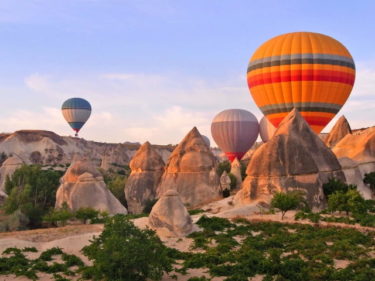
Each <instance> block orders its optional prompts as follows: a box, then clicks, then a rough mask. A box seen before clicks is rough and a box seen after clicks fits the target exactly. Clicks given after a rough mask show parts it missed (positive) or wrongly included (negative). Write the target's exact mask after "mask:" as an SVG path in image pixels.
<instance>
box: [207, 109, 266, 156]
mask: <svg viewBox="0 0 375 281" xmlns="http://www.w3.org/2000/svg"><path fill="white" fill-rule="evenodd" d="M211 134H212V137H213V139H214V140H215V142H216V144H217V145H218V146H219V147H220V149H221V150H222V151H224V153H225V155H226V156H227V157H228V159H229V160H230V161H231V162H232V161H233V160H234V159H235V158H237V159H238V160H241V158H242V157H243V156H244V155H245V153H246V152H247V151H248V150H249V149H250V148H251V147H252V145H253V144H254V143H255V141H256V139H257V137H258V134H259V124H258V120H257V119H256V117H255V116H254V115H253V114H252V113H251V112H249V111H247V110H243V109H228V110H224V111H222V112H220V113H219V114H217V115H216V116H215V117H214V119H213V120H212V124H211Z"/></svg>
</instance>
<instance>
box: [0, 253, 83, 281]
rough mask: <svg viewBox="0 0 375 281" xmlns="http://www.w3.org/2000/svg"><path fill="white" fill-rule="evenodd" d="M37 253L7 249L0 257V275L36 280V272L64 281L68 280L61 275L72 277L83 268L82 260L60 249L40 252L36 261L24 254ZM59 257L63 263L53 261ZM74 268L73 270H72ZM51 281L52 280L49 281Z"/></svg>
mask: <svg viewBox="0 0 375 281" xmlns="http://www.w3.org/2000/svg"><path fill="white" fill-rule="evenodd" d="M25 252H34V253H35V252H38V251H37V250H36V249H35V248H24V249H22V250H20V249H17V248H8V249H6V250H5V251H4V252H3V256H2V257H0V274H2V275H9V274H14V275H16V276H25V277H26V278H29V279H32V280H37V279H38V276H37V273H38V272H44V273H47V274H53V279H55V280H60V281H65V280H69V279H67V278H65V277H63V276H62V275H61V274H58V273H63V274H64V275H68V276H72V275H75V274H76V273H78V272H79V271H80V270H82V268H83V267H84V263H83V262H82V260H81V259H80V258H79V257H77V256H74V255H69V254H66V253H64V252H63V251H62V250H61V249H60V248H57V247H55V248H51V249H48V250H46V251H44V252H42V253H41V254H40V255H39V257H38V258H37V259H34V260H30V259H28V258H27V257H26V256H25V255H24V253H25ZM56 256H61V259H62V261H63V263H58V262H56V261H54V257H56ZM73 267H74V268H73ZM51 280H52V279H51Z"/></svg>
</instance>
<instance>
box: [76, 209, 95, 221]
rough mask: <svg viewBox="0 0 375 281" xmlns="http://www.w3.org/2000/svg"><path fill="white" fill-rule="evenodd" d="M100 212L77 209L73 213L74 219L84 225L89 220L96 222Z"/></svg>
mask: <svg viewBox="0 0 375 281" xmlns="http://www.w3.org/2000/svg"><path fill="white" fill-rule="evenodd" d="M99 214H100V212H99V211H98V210H95V209H93V208H88V207H87V208H79V209H78V210H77V211H76V212H75V217H76V218H77V219H79V220H81V221H82V222H83V223H84V224H86V223H87V222H88V221H89V220H90V221H97V220H98V218H99Z"/></svg>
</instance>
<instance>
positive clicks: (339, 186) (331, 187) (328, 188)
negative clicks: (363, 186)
mask: <svg viewBox="0 0 375 281" xmlns="http://www.w3.org/2000/svg"><path fill="white" fill-rule="evenodd" d="M356 188H357V187H356V186H355V185H347V184H346V183H344V182H342V181H341V180H338V179H335V178H330V179H329V180H328V182H327V183H325V184H323V193H324V195H325V197H326V198H328V196H329V195H331V194H333V193H335V192H336V191H341V192H344V193H345V192H347V191H348V190H349V189H356Z"/></svg>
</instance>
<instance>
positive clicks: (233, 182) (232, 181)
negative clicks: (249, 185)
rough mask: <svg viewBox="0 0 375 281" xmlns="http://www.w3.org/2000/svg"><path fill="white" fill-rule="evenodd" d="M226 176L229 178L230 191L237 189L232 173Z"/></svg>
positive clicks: (235, 179)
mask: <svg viewBox="0 0 375 281" xmlns="http://www.w3.org/2000/svg"><path fill="white" fill-rule="evenodd" d="M228 176H229V178H230V189H231V190H233V189H235V188H236V187H237V178H236V176H235V175H233V174H232V173H229V174H228Z"/></svg>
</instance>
